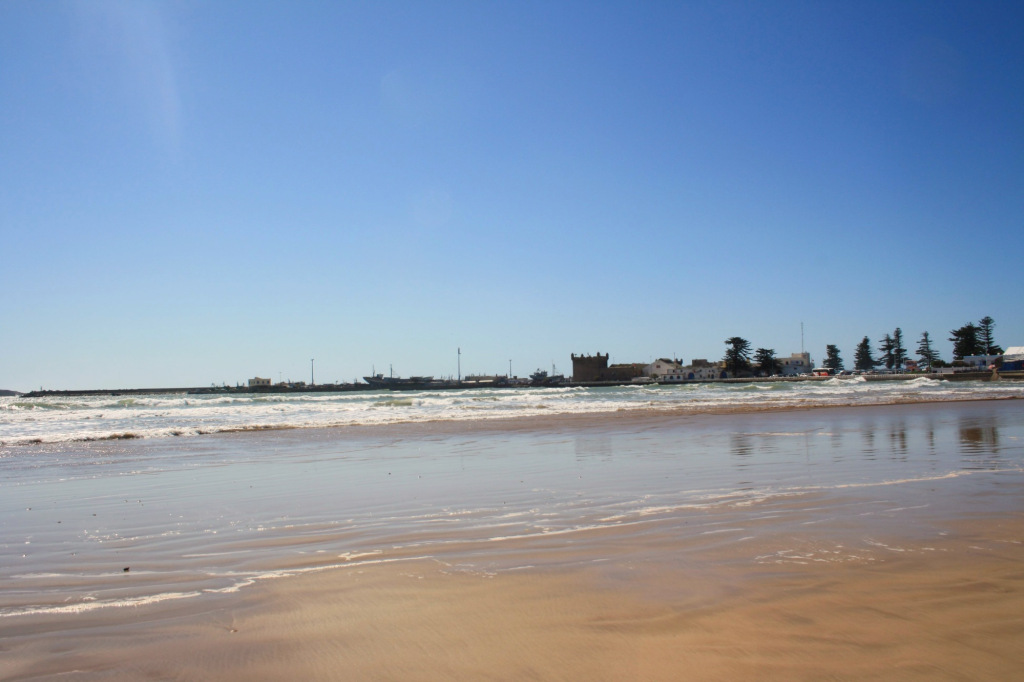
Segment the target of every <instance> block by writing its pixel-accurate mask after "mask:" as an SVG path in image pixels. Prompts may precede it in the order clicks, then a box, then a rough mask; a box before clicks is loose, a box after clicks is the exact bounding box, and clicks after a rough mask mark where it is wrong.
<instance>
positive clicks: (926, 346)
mask: <svg viewBox="0 0 1024 682" xmlns="http://www.w3.org/2000/svg"><path fill="white" fill-rule="evenodd" d="M917 357H919V358H920V359H921V364H922V365H924V366H925V367H926V368H928V369H931V368H932V367H934V366H935V364H936V363H937V362H940V359H939V354H938V353H937V352H936V351H934V350H932V340H931V338H930V337H929V336H928V332H924V333H923V334H921V340H920V341H918V342H917Z"/></svg>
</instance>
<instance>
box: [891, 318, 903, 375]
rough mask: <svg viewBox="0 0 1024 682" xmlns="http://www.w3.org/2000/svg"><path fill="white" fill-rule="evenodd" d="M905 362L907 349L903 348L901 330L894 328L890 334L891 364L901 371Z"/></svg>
mask: <svg viewBox="0 0 1024 682" xmlns="http://www.w3.org/2000/svg"><path fill="white" fill-rule="evenodd" d="M906 361H907V349H906V348H904V347H903V330H901V329H900V328H899V327H896V331H894V332H893V333H892V362H893V365H895V366H896V369H898V370H902V369H903V364H904V363H905V362H906Z"/></svg>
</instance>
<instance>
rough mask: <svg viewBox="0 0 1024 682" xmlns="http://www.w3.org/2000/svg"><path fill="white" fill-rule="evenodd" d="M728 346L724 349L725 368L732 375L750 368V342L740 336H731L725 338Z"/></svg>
mask: <svg viewBox="0 0 1024 682" xmlns="http://www.w3.org/2000/svg"><path fill="white" fill-rule="evenodd" d="M725 344H726V345H727V346H730V348H728V349H726V351H725V358H723V359H724V360H725V368H726V369H727V370H729V373H730V374H731V375H732V376H734V377H735V376H738V375H739V374H740V372H744V371H746V370H748V369H750V342H749V341H747V340H746V339H744V338H743V337H740V336H733V337H730V338H728V339H726V340H725Z"/></svg>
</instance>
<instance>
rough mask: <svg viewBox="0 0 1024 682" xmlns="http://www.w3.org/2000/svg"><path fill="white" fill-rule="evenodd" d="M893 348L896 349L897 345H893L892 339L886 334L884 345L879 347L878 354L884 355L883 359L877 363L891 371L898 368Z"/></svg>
mask: <svg viewBox="0 0 1024 682" xmlns="http://www.w3.org/2000/svg"><path fill="white" fill-rule="evenodd" d="M893 348H895V344H893V341H892V337H891V336H889V335H888V334H886V335H885V338H884V339H882V343H880V344H879V345H878V352H879V353H881V354H882V357H881V358H879V359H878V360H876V361H875V362H876V363H877V364H879V365H885V368H886V369H888V370H890V371H891V370H892V368H893V367H895V366H896V356H895V355H894V354H893Z"/></svg>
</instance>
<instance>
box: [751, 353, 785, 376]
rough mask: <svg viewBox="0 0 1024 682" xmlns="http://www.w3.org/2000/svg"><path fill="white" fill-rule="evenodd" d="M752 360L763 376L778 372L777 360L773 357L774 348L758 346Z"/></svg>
mask: <svg viewBox="0 0 1024 682" xmlns="http://www.w3.org/2000/svg"><path fill="white" fill-rule="evenodd" d="M754 362H755V363H757V366H758V368H759V369H760V370H761V374H762V375H764V376H769V377H770V376H772V375H773V374H776V373H777V372H778V369H779V361H778V360H776V359H775V349H774V348H758V349H757V350H756V351H754Z"/></svg>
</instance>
